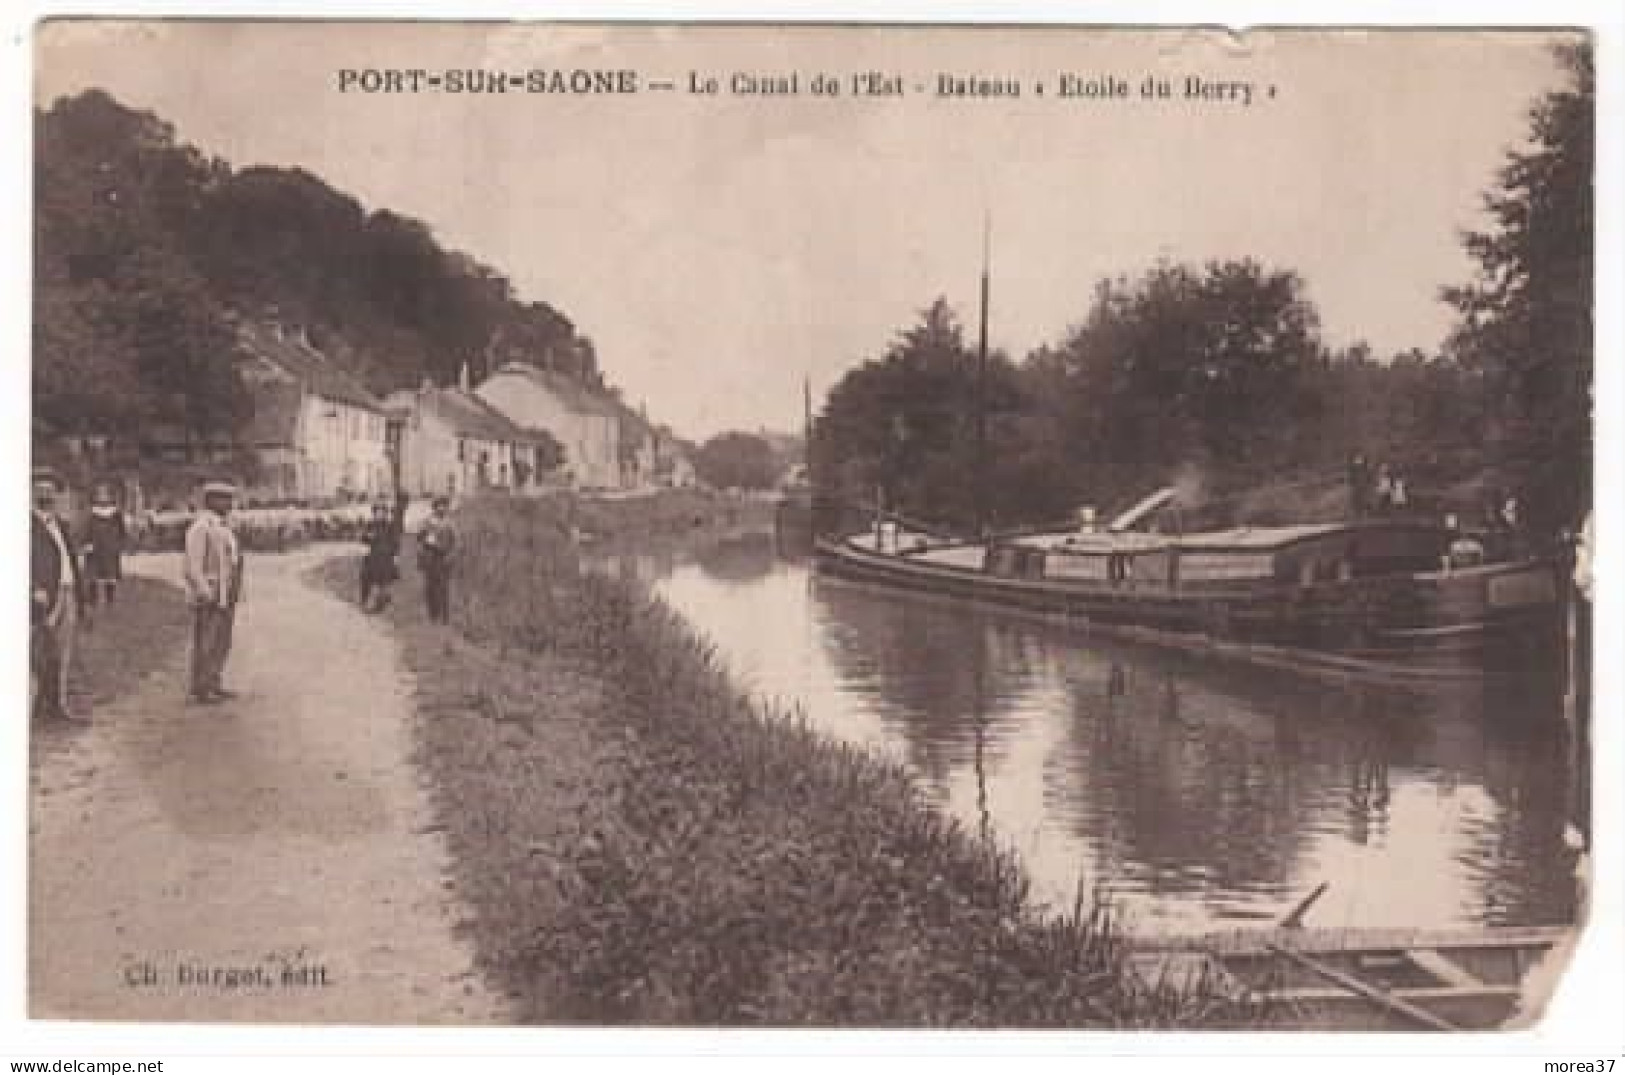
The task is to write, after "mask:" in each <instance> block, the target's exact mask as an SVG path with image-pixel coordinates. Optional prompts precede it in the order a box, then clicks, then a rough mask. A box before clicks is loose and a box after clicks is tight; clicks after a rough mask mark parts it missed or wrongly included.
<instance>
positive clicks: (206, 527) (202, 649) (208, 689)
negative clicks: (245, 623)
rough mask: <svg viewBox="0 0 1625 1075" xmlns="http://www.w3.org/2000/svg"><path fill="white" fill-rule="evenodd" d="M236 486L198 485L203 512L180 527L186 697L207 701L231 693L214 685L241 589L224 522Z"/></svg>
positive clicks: (235, 551) (236, 552) (233, 541)
mask: <svg viewBox="0 0 1625 1075" xmlns="http://www.w3.org/2000/svg"><path fill="white" fill-rule="evenodd" d="M236 495H237V490H236V488H235V487H234V486H232V485H231V484H229V483H227V482H210V483H209V484H207V485H205V486H204V487H203V510H202V511H201V512H199V513H198V517H197V518H196V519H194V520H193V521H192V525H191V526H190V527H189V528H188V529H187V531H186V562H185V574H186V597H187V600H188V602H190V604H191V606H192V683H191V692H190V693H189V694H188V695H187V700H188V701H189V702H193V703H195V704H198V705H213V704H215V703H217V702H223V701H225V700H226V699H228V698H231V697H233V694H232V692H231V691H228V690H226V689H225V688H224V687H223V686H221V684H220V675H221V672H223V671H224V670H225V666H226V657H227V656H228V655H229V654H230V653H231V630H232V625H233V623H234V621H235V620H236V618H237V602H238V601H239V600H241V598H242V591H243V556H242V549H241V547H240V546H239V545H238V543H237V535H236V534H234V533H233V532H232V529H231V526H230V525H229V524H228V523H227V522H226V518H227V516H229V515H230V514H231V505H232V501H233V500H234V499H235V498H236Z"/></svg>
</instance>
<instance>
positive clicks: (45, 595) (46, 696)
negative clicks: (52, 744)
mask: <svg viewBox="0 0 1625 1075" xmlns="http://www.w3.org/2000/svg"><path fill="white" fill-rule="evenodd" d="M63 491H64V487H63V484H62V480H61V479H60V478H58V477H57V475H56V474H55V473H54V472H53V471H49V470H36V471H35V472H34V512H33V519H32V521H31V524H30V527H29V529H30V531H31V532H32V538H31V541H30V550H29V559H30V570H29V579H30V582H29V594H30V600H29V607H28V623H29V634H30V635H31V639H30V640H31V642H32V643H33V644H32V646H31V647H30V648H31V650H32V658H33V659H32V660H31V661H30V668H31V670H32V672H33V679H34V683H33V688H34V690H33V694H34V698H33V715H34V716H36V717H40V718H44V719H48V720H71V719H72V717H73V715H72V714H71V713H69V712H68V708H67V700H68V666H69V665H70V664H71V663H72V662H73V635H74V628H75V627H76V625H77V623H78V619H79V616H80V614H81V613H83V612H84V611H85V606H86V604H87V603H88V601H89V591H88V590H87V589H86V587H85V579H84V573H83V571H81V570H80V567H79V562H78V561H77V560H76V559H75V558H74V554H73V542H72V541H71V540H70V539H69V537H68V528H67V524H66V523H64V522H63V521H62V518H61V516H60V515H58V514H57V512H58V510H59V507H58V501H59V498H60V497H61V494H62V492H63Z"/></svg>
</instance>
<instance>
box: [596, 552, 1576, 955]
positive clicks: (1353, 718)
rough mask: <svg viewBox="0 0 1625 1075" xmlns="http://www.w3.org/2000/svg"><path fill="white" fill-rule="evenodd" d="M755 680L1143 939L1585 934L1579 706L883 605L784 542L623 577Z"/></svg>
mask: <svg viewBox="0 0 1625 1075" xmlns="http://www.w3.org/2000/svg"><path fill="white" fill-rule="evenodd" d="M625 570H626V571H627V572H628V573H630V574H632V575H635V576H636V577H640V578H645V579H647V580H651V581H653V583H654V585H655V586H656V587H657V588H658V589H659V591H660V592H661V593H662V594H663V595H664V596H665V597H666V598H667V599H668V600H669V601H671V602H672V603H673V604H674V605H675V606H676V607H678V608H679V609H681V610H682V611H683V612H684V613H685V614H686V615H688V616H689V617H690V619H691V620H692V621H693V622H694V623H695V624H696V626H697V627H699V628H700V629H701V630H702V631H704V632H706V633H707V634H708V635H710V636H711V638H712V639H713V640H714V641H715V642H716V643H717V644H718V646H719V647H720V649H721V651H722V652H723V654H724V655H725V656H726V657H727V659H728V660H729V661H730V663H731V664H732V666H733V667H734V670H735V671H736V672H738V673H739V674H740V675H741V676H742V677H743V678H745V679H746V681H747V682H748V683H749V684H750V686H751V687H752V688H753V689H755V690H757V691H758V692H760V693H762V694H764V695H766V696H769V697H772V698H776V699H778V700H781V701H785V702H793V703H795V704H797V705H799V706H800V707H801V708H802V709H803V710H804V711H805V712H806V714H807V716H808V718H809V719H810V720H812V721H813V722H814V723H816V724H818V725H819V726H821V727H824V728H826V729H827V730H829V731H830V732H832V733H833V734H836V735H841V736H844V737H846V738H848V739H852V740H854V741H857V742H860V743H864V744H866V745H868V746H871V747H873V748H875V749H877V750H880V751H884V752H887V753H889V754H891V755H892V756H894V757H896V758H897V759H899V760H900V761H902V762H903V763H904V764H906V765H907V766H908V767H909V768H910V769H911V770H912V771H913V772H914V773H915V774H916V776H917V778H918V779H919V781H920V783H921V785H922V787H923V788H924V789H925V790H926V793H927V794H928V795H930V796H931V797H932V798H933V799H934V800H935V801H936V802H938V803H939V804H940V805H941V806H942V807H943V808H944V809H946V810H949V811H951V812H952V813H954V814H955V815H956V816H958V817H959V818H960V819H961V820H962V821H963V822H964V823H965V824H966V825H967V826H968V827H969V828H971V829H972V831H982V832H985V833H988V834H991V835H993V836H994V837H996V838H997V839H1000V840H1002V841H1004V842H1007V843H1009V844H1012V845H1014V846H1015V847H1016V848H1017V849H1018V850H1019V851H1020V852H1021V854H1022V855H1023V857H1024V859H1025V860H1026V862H1027V865H1028V867H1029V870H1030V872H1031V873H1032V874H1033V875H1034V879H1035V881H1036V882H1037V885H1038V887H1039V889H1040V892H1041V893H1042V894H1043V895H1045V896H1046V897H1048V898H1049V899H1051V900H1052V901H1055V902H1066V901H1069V900H1070V898H1071V895H1072V893H1073V891H1074V889H1075V887H1076V886H1077V885H1078V884H1080V883H1082V884H1085V885H1087V886H1090V887H1101V888H1104V889H1105V890H1107V891H1108V892H1110V893H1112V894H1113V895H1114V896H1115V897H1116V898H1118V899H1119V900H1120V901H1121V902H1122V903H1123V904H1124V906H1125V907H1126V908H1127V909H1128V910H1129V912H1130V914H1131V915H1132V917H1133V918H1135V919H1136V920H1137V923H1138V925H1139V926H1140V927H1141V928H1146V929H1151V930H1159V929H1170V930H1171V929H1178V930H1191V929H1204V928H1213V927H1216V926H1224V925H1234V924H1236V923H1238V922H1245V921H1250V920H1262V919H1273V918H1278V917H1279V916H1280V915H1281V914H1283V913H1285V912H1286V911H1287V910H1288V909H1290V907H1291V906H1292V905H1293V904H1294V903H1296V902H1297V900H1298V899H1299V898H1301V897H1302V896H1303V895H1304V894H1306V893H1307V892H1308V891H1310V890H1311V889H1312V888H1314V886H1315V885H1317V884H1318V883H1320V882H1322V881H1326V882H1329V883H1330V888H1329V890H1328V892H1327V893H1326V895H1325V896H1324V897H1323V898H1322V899H1321V900H1320V901H1319V903H1317V904H1316V906H1315V909H1314V911H1313V912H1312V914H1311V916H1310V919H1309V921H1310V923H1311V924H1318V925H1327V926H1344V925H1360V926H1387V925H1412V926H1453V925H1467V924H1480V923H1493V924H1529V923H1551V922H1565V921H1569V920H1571V919H1572V917H1573V914H1574V910H1575V908H1574V897H1573V892H1572V885H1571V882H1570V880H1569V878H1570V876H1571V870H1572V861H1571V860H1570V858H1569V855H1568V853H1567V852H1566V851H1565V850H1564V849H1563V847H1562V843H1561V840H1560V834H1561V831H1562V825H1563V821H1564V816H1563V814H1564V810H1563V807H1564V803H1565V801H1566V796H1567V795H1568V774H1567V767H1566V763H1565V755H1564V751H1563V744H1562V742H1561V737H1560V735H1559V734H1558V733H1557V731H1556V729H1557V727H1558V716H1557V709H1556V707H1557V704H1558V699H1557V698H1556V696H1555V695H1554V694H1550V693H1547V692H1541V691H1537V690H1534V689H1531V690H1529V691H1525V692H1521V693H1520V692H1516V691H1506V690H1499V689H1498V690H1497V691H1496V692H1495V693H1491V694H1488V695H1486V694H1485V693H1484V692H1482V691H1458V692H1455V693H1451V694H1445V695H1437V696H1432V697H1418V696H1412V695H1407V694H1401V693H1395V692H1392V691H1383V690H1373V689H1369V688H1367V689H1356V688H1349V687H1336V686H1328V685H1325V684H1320V683H1315V682H1312V681H1305V680H1301V679H1299V678H1296V677H1291V676H1284V675H1281V674H1279V673H1269V672H1264V671H1260V670H1255V669H1248V668H1242V667H1233V666H1224V665H1215V664H1212V663H1210V662H1207V661H1204V660H1201V659H1199V658H1196V657H1192V656H1186V655H1180V654H1170V653H1168V652H1166V651H1162V650H1157V649H1153V648H1146V647H1138V646H1128V645H1123V644H1117V643H1110V642H1104V641H1099V640H1095V639H1082V638H1080V637H1078V636H1077V635H1075V634H1070V633H1067V632H1064V631H1061V630H1058V629H1050V628H1046V627H1044V626H1043V625H1036V624H1032V623H1029V622H1026V621H1021V620H1015V619H1011V618H1006V617H1003V616H1001V615H999V614H996V613H987V612H982V611H978V610H975V609H971V608H967V607H966V606H963V605H958V604H952V603H941V602H936V601H931V600H928V599H922V598H918V597H915V596H913V595H908V594H902V593H894V592H888V591H877V590H872V589H868V588H864V587H860V586H855V585H852V584H848V583H844V582H840V581H837V580H831V579H827V578H823V577H819V576H816V575H814V574H812V573H811V572H810V571H809V569H808V567H807V565H806V564H805V563H804V562H794V561H787V560H784V559H780V558H778V557H776V556H775V554H774V548H773V544H772V541H771V539H768V538H742V539H734V540H730V541H727V542H723V543H720V544H718V545H716V546H713V547H712V548H709V549H707V550H705V551H704V552H703V553H702V554H700V555H698V556H689V557H683V556H672V557H668V558H665V559H663V560H661V559H652V560H651V559H646V560H644V561H641V562H639V563H637V564H634V565H631V566H629V567H627V568H626V569H625Z"/></svg>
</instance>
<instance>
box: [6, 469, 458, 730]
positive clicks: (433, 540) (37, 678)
mask: <svg viewBox="0 0 1625 1075" xmlns="http://www.w3.org/2000/svg"><path fill="white" fill-rule="evenodd" d="M33 488H34V496H33V512H32V540H31V549H30V560H31V565H30V566H31V572H30V576H31V577H30V607H29V627H30V656H31V664H30V671H31V680H32V682H31V696H32V700H31V711H32V714H33V716H34V718H35V719H40V720H72V719H74V714H73V713H72V712H71V711H70V710H69V707H68V669H69V666H70V664H71V663H72V657H73V648H74V636H75V634H76V631H77V629H78V627H79V625H80V623H81V622H84V623H87V624H88V622H89V620H88V616H89V614H90V611H91V609H92V608H93V607H94V606H95V605H96V604H98V603H100V604H111V603H112V602H113V600H114V598H115V595H116V593H117V590H118V584H119V582H120V580H121V579H122V577H123V557H124V552H125V548H126V544H127V542H128V536H129V535H128V532H127V529H126V525H125V516H124V512H123V509H122V508H121V507H120V505H119V504H118V502H117V500H116V499H115V498H114V497H113V495H112V492H111V490H109V489H107V488H105V487H104V488H98V489H97V491H96V494H95V497H94V498H93V501H92V504H91V506H90V510H89V512H88V513H87V515H86V519H85V523H84V526H83V527H82V530H83V535H82V537H83V540H82V541H76V534H75V528H74V527H73V526H71V525H70V523H69V521H68V516H67V504H66V494H67V491H68V487H67V483H66V482H65V481H64V480H63V479H62V478H61V477H60V476H59V475H57V474H56V473H55V472H53V471H49V470H44V469H39V470H36V471H35V473H34V481H33ZM237 498H238V495H237V489H236V487H235V486H234V485H232V484H231V483H229V482H221V481H215V482H209V483H207V484H206V485H204V486H203V490H202V501H203V510H202V511H200V512H198V513H197V515H196V517H194V518H193V520H192V521H191V523H190V525H189V526H188V527H187V530H186V536H185V541H184V548H183V551H182V567H181V574H182V579H183V582H184V584H185V590H186V600H187V604H188V606H189V608H190V609H191V612H192V639H191V659H190V663H189V670H188V677H187V701H188V703H189V704H193V705H217V704H219V703H221V702H224V701H227V700H229V699H231V698H232V697H234V693H233V692H232V691H231V690H229V689H228V688H227V687H226V686H225V684H224V682H223V676H224V672H225V666H226V661H227V658H228V657H229V656H230V653H231V647H232V634H233V629H234V627H235V623H236V615H237V607H238V605H240V604H241V603H242V600H243V595H244V579H245V572H244V565H243V546H242V542H241V540H240V538H239V536H238V534H237V533H236V530H235V528H234V526H233V524H232V521H231V513H232V510H233V507H234V505H235V503H236V501H237ZM407 503H408V502H407V499H406V497H405V496H404V495H402V496H399V497H397V498H396V500H395V502H394V505H393V507H392V506H391V505H390V504H387V503H382V502H381V503H378V504H376V505H374V507H373V511H372V517H371V519H370V520H369V521H368V523H367V525H366V527H365V528H364V529H363V532H362V537H361V539H362V541H363V542H364V543H365V544H366V546H367V552H366V554H365V555H364V556H363V557H362V563H361V606H362V608H363V609H365V610H366V611H367V612H379V611H382V610H383V609H384V608H385V607H387V606H388V604H389V599H390V593H391V588H392V586H393V584H394V583H395V582H396V581H397V580H398V579H399V577H400V571H399V568H398V567H397V563H396V562H397V557H398V556H399V553H400V548H401V543H402V540H403V536H404V534H405V520H406V508H407ZM450 508H451V504H450V501H449V500H448V499H447V498H446V497H436V498H435V499H434V501H433V504H432V508H431V512H430V515H429V517H428V518H427V519H426V520H425V521H424V522H423V524H422V526H421V527H420V529H419V531H418V550H417V562H418V567H419V569H420V570H421V571H422V573H423V579H424V600H425V605H426V607H427V609H428V614H429V619H430V620H431V621H433V622H435V623H447V622H449V621H450V618H451V575H452V568H453V564H454V562H455V558H456V551H457V532H456V529H455V527H454V526H453V524H452V522H451V517H450Z"/></svg>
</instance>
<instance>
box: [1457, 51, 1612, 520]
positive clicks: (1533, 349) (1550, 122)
mask: <svg viewBox="0 0 1625 1075" xmlns="http://www.w3.org/2000/svg"><path fill="white" fill-rule="evenodd" d="M1556 56H1557V59H1558V62H1559V63H1560V65H1561V66H1562V68H1563V70H1564V72H1565V74H1566V79H1567V84H1566V85H1565V86H1563V87H1562V88H1561V89H1558V90H1555V91H1553V92H1551V93H1548V94H1547V95H1545V96H1544V97H1543V98H1541V99H1540V100H1539V101H1538V102H1536V103H1535V105H1534V106H1533V107H1532V108H1531V110H1530V113H1529V141H1528V144H1527V145H1525V146H1523V147H1520V148H1518V149H1514V150H1512V151H1510V152H1509V153H1508V154H1507V159H1506V163H1505V164H1504V165H1503V166H1502V167H1501V169H1500V171H1499V173H1498V174H1497V176H1496V183H1495V186H1494V187H1492V188H1491V189H1490V190H1489V191H1488V192H1487V193H1486V194H1485V197H1484V205H1485V208H1486V210H1487V211H1488V213H1489V215H1490V219H1491V225H1490V227H1489V228H1487V229H1486V230H1484V231H1476V232H1470V233H1468V234H1467V235H1466V236H1465V237H1464V243H1465V245H1466V249H1467V252H1468V253H1469V254H1470V255H1471V256H1472V258H1473V260H1474V261H1476V262H1477V263H1478V266H1477V270H1476V272H1475V275H1474V277H1473V279H1472V280H1470V281H1469V282H1468V283H1466V284H1464V285H1461V286H1458V287H1451V288H1446V289H1445V290H1444V293H1443V297H1444V298H1445V300H1446V301H1447V302H1449V303H1450V304H1451V305H1453V306H1454V307H1455V308H1456V310H1457V311H1458V313H1459V314H1460V320H1459V322H1458V324H1457V326H1456V329H1455V331H1454V333H1453V334H1452V336H1451V339H1450V348H1451V350H1452V351H1453V353H1454V354H1455V355H1456V356H1458V357H1459V358H1460V360H1461V361H1462V362H1463V363H1464V364H1465V365H1467V366H1469V367H1470V368H1472V369H1475V370H1478V371H1480V372H1481V373H1482V375H1483V377H1484V381H1485V393H1486V403H1487V407H1488V412H1489V413H1488V422H1489V425H1490V431H1489V433H1490V441H1491V449H1492V452H1493V453H1494V454H1496V455H1497V456H1499V457H1500V460H1499V462H1501V463H1502V464H1503V465H1509V464H1510V465H1511V466H1512V468H1513V469H1514V470H1515V471H1518V472H1521V474H1522V482H1521V485H1522V492H1523V496H1524V500H1525V506H1526V510H1527V517H1528V518H1529V519H1530V520H1531V521H1532V522H1533V523H1534V524H1535V525H1537V526H1540V527H1543V528H1546V529H1556V528H1559V527H1563V526H1573V525H1575V524H1576V523H1577V522H1578V520H1579V517H1580V516H1581V515H1583V514H1584V512H1585V511H1586V510H1587V508H1588V506H1589V504H1590V499H1591V443H1592V417H1591V395H1590V393H1591V376H1592V374H1591V369H1592V344H1591V341H1592V285H1591V281H1592V256H1593V255H1592V242H1593V240H1592V235H1593V207H1592V201H1593V193H1592V176H1593V168H1594V162H1595V133H1594V123H1595V100H1596V89H1595V84H1596V78H1595V72H1594V69H1593V58H1592V52H1591V48H1590V45H1589V44H1587V43H1577V44H1570V45H1564V46H1561V47H1559V48H1558V49H1557V50H1556Z"/></svg>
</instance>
